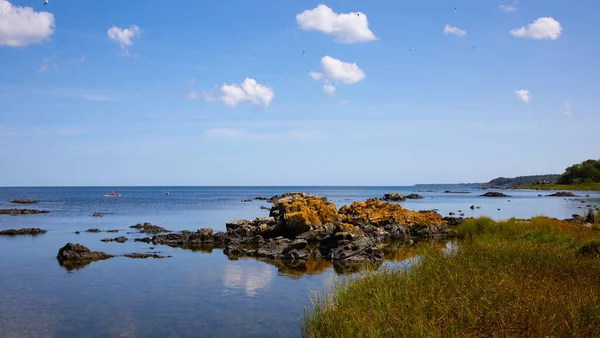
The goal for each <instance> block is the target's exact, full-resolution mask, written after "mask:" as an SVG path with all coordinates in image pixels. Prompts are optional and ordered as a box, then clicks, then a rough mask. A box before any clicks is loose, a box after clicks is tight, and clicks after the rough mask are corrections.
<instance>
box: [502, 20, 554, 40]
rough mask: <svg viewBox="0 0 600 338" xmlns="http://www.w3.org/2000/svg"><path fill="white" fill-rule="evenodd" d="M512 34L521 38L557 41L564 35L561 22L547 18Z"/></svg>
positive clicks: (514, 30)
mask: <svg viewBox="0 0 600 338" xmlns="http://www.w3.org/2000/svg"><path fill="white" fill-rule="evenodd" d="M510 33H511V34H512V35H514V36H516V37H519V38H531V39H536V40H543V39H550V40H556V39H558V37H559V36H560V34H561V33H562V26H561V25H560V22H558V21H556V20H554V18H551V17H546V18H539V19H537V20H535V21H534V22H532V23H530V24H529V25H528V26H527V27H525V26H523V27H521V28H518V29H513V30H511V31H510Z"/></svg>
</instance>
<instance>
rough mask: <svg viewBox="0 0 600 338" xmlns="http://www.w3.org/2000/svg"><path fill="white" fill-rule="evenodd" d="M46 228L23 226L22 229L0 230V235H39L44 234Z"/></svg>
mask: <svg viewBox="0 0 600 338" xmlns="http://www.w3.org/2000/svg"><path fill="white" fill-rule="evenodd" d="M45 233H46V230H43V229H40V228H24V229H8V230H2V231H0V236H17V235H34V236H35V235H40V234H45Z"/></svg>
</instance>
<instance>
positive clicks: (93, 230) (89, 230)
mask: <svg viewBox="0 0 600 338" xmlns="http://www.w3.org/2000/svg"><path fill="white" fill-rule="evenodd" d="M85 232H102V231H100V229H96V228H93V229H87V230H85Z"/></svg>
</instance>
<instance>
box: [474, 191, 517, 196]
mask: <svg viewBox="0 0 600 338" xmlns="http://www.w3.org/2000/svg"><path fill="white" fill-rule="evenodd" d="M481 196H483V197H510V196H508V195H505V194H503V193H501V192H498V191H489V192H486V193H485V194H483V195H481Z"/></svg>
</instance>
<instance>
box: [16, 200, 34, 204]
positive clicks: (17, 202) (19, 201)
mask: <svg viewBox="0 0 600 338" xmlns="http://www.w3.org/2000/svg"><path fill="white" fill-rule="evenodd" d="M37 202H38V201H36V200H12V201H10V203H13V204H36V203H37Z"/></svg>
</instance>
